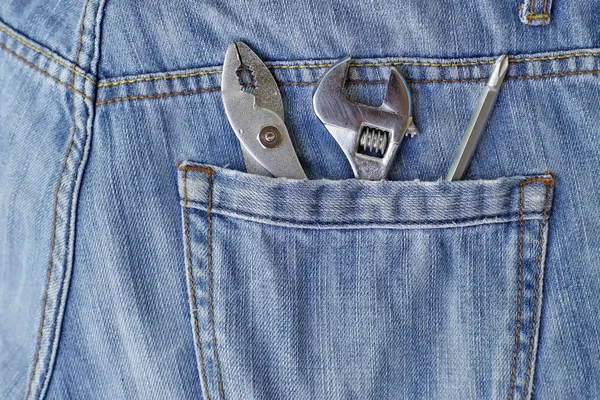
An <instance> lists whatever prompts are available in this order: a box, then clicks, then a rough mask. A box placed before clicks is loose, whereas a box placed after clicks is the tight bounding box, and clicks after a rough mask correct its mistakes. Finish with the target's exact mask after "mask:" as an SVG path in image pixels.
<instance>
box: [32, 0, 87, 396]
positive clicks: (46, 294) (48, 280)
mask: <svg viewBox="0 0 600 400" xmlns="http://www.w3.org/2000/svg"><path fill="white" fill-rule="evenodd" d="M89 3H90V0H86V2H85V7H84V8H83V16H82V18H81V27H80V28H79V47H78V49H77V55H76V56H75V64H76V65H77V63H78V62H79V56H80V55H81V47H82V45H83V32H84V28H85V16H86V14H87V8H88V5H89ZM71 83H72V84H74V83H75V70H72V74H71ZM71 114H72V115H73V128H72V130H71V141H70V142H69V147H68V149H67V154H66V155H65V159H64V161H63V165H62V168H61V170H60V174H59V175H58V185H56V192H55V193H54V211H53V216H52V239H51V245H50V264H49V266H48V273H47V275H46V289H45V290H44V301H43V302H42V316H41V319H40V329H39V332H38V343H37V347H36V349H35V359H34V361H33V368H32V369H31V376H30V377H29V384H28V385H27V393H26V394H25V399H27V398H28V397H29V393H30V392H31V386H32V384H33V377H34V376H35V371H36V370H37V363H38V359H39V356H40V349H41V346H42V337H43V330H44V323H45V319H46V318H45V316H46V303H47V301H48V288H49V287H50V276H51V274H52V270H53V268H54V247H55V245H56V214H57V211H58V194H59V192H60V188H61V186H62V177H63V174H64V172H65V170H66V168H67V160H68V159H69V155H70V154H71V150H72V149H73V143H74V142H75V133H76V131H77V121H76V117H75V98H74V97H73V96H71Z"/></svg>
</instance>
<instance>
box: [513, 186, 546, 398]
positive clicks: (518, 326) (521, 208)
mask: <svg viewBox="0 0 600 400" xmlns="http://www.w3.org/2000/svg"><path fill="white" fill-rule="evenodd" d="M535 182H543V183H544V185H546V205H545V207H544V216H543V217H542V224H543V223H544V222H545V218H546V214H547V207H548V202H549V187H550V186H553V185H554V180H553V179H550V178H540V177H536V178H529V179H525V180H523V181H521V183H520V184H519V277H518V294H517V323H516V327H515V343H514V352H513V362H512V369H511V377H510V393H509V399H510V400H513V398H514V391H515V381H516V373H517V356H518V353H519V332H520V329H521V303H522V296H523V238H524V235H525V219H524V211H525V191H524V187H525V186H527V185H529V184H532V183H535ZM540 229H542V228H540ZM540 232H543V231H542V230H540ZM540 240H541V239H540ZM540 270H541V251H540V254H539V255H538V276H537V279H538V281H537V282H536V303H537V285H538V284H539V277H540V275H539V273H540ZM534 308H537V304H536V306H535V307H534ZM534 311H535V310H534ZM534 325H535V322H534ZM532 335H533V333H532Z"/></svg>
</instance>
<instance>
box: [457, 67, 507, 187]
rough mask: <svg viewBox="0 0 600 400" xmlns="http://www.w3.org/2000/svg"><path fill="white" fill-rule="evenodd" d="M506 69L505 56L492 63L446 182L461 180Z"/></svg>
mask: <svg viewBox="0 0 600 400" xmlns="http://www.w3.org/2000/svg"><path fill="white" fill-rule="evenodd" d="M507 69H508V57H507V56H506V55H503V56H500V57H499V58H498V59H497V60H496V62H495V63H494V69H493V71H492V75H491V76H490V79H489V80H488V82H487V84H486V85H485V86H484V87H483V91H482V92H481V95H480V96H479V100H478V101H477V106H476V107H475V110H474V111H473V115H472V116H471V120H470V121H469V125H468V126H467V130H466V131H465V133H464V135H463V138H462V140H461V142H460V146H459V148H458V151H457V152H456V155H455V156H454V160H453V161H452V165H451V167H450V170H449V171H448V175H447V176H446V180H447V181H456V180H460V179H462V177H463V175H464V174H465V171H466V170H467V168H468V166H469V163H470V162H471V158H472V157H473V153H474V152H475V148H476V147H477V143H478V142H479V137H480V136H481V132H482V131H483V128H484V127H485V124H486V122H487V120H488V117H489V116H490V113H491V111H492V108H493V107H494V103H495V102H496V98H497V97H498V91H499V90H500V86H501V85H502V82H503V81H504V76H505V75H506V70H507Z"/></svg>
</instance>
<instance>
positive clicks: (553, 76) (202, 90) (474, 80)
mask: <svg viewBox="0 0 600 400" xmlns="http://www.w3.org/2000/svg"><path fill="white" fill-rule="evenodd" d="M595 74H600V70H588V71H572V72H562V73H556V74H545V75H517V76H508V77H506V78H505V80H511V81H512V80H518V79H544V78H557V77H563V76H572V75H595ZM488 79H489V78H488V77H483V78H467V79H406V82H408V83H417V84H418V83H458V82H481V81H486V80H488ZM386 82H387V80H377V81H349V82H348V83H349V84H352V85H356V84H371V85H378V84H383V83H386ZM316 83H317V82H316V81H314V82H279V86H302V85H315V84H316ZM219 90H221V88H220V87H219V86H215V87H212V88H207V89H198V90H189V91H184V92H170V93H159V94H152V95H138V96H128V97H115V98H112V99H108V100H101V101H98V102H96V106H101V105H103V104H110V103H117V102H121V101H130V100H144V99H160V98H164V97H176V96H182V95H191V94H198V93H206V92H214V91H219Z"/></svg>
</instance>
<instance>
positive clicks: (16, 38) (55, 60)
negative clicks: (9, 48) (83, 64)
mask: <svg viewBox="0 0 600 400" xmlns="http://www.w3.org/2000/svg"><path fill="white" fill-rule="evenodd" d="M0 31H2V32H4V33H6V34H7V35H8V36H10V37H11V38H13V39H15V40H16V41H17V42H19V43H21V44H23V45H24V46H26V47H28V48H30V49H31V50H33V51H35V52H36V53H39V54H42V55H44V56H46V57H48V58H49V59H51V60H52V61H54V62H56V63H57V64H59V65H62V66H63V67H65V68H67V69H68V70H69V71H72V72H74V73H76V74H77V75H79V76H82V77H83V78H84V79H86V80H88V81H90V82H92V83H95V81H94V80H93V79H92V78H90V77H88V76H87V75H85V74H84V73H82V72H79V71H77V69H75V68H74V67H71V66H69V65H68V64H65V63H64V62H62V61H60V60H59V59H57V58H56V57H54V56H52V55H51V54H48V53H46V52H45V51H43V50H42V49H39V48H37V47H35V46H34V45H32V44H30V43H28V42H26V41H25V40H23V39H21V38H20V37H18V36H17V35H15V34H14V33H12V32H10V31H9V30H8V29H6V28H5V27H3V26H2V25H0ZM75 65H77V62H75Z"/></svg>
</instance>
